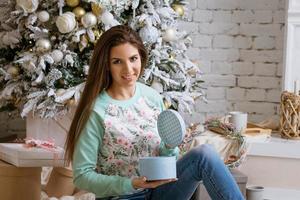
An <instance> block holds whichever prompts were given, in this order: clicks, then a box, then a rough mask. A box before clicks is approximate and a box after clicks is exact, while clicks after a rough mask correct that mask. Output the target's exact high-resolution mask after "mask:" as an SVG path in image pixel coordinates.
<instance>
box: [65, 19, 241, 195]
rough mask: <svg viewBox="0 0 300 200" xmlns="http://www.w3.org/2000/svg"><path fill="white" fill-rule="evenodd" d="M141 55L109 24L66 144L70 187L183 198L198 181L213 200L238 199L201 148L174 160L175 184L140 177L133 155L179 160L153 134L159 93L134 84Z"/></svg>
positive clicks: (135, 42) (127, 32)
mask: <svg viewBox="0 0 300 200" xmlns="http://www.w3.org/2000/svg"><path fill="white" fill-rule="evenodd" d="M146 63H147V52H146V50H145V47H144V46H143V43H142V41H141V39H140V37H139V36H138V34H137V33H136V32H134V31H133V30H132V29H131V28H129V27H127V26H124V25H119V26H115V27H113V28H111V29H109V30H108V31H106V32H105V33H103V35H102V36H101V38H100V39H99V41H98V42H97V44H96V46H95V49H94V53H93V57H92V60H91V64H90V69H89V75H88V78H87V81H86V86H85V89H84V91H83V94H82V98H81V100H80V102H79V105H78V107H77V110H76V113H75V116H74V118H73V121H72V124H71V127H70V130H69V134H68V139H67V145H66V159H67V160H68V161H71V162H72V165H73V173H74V184H75V185H76V186H77V187H78V188H81V189H84V190H87V191H90V192H93V193H95V194H96V197H98V199H103V200H104V199H161V200H164V199H170V200H175V199H179V200H184V199H189V198H190V197H191V196H192V194H193V193H194V191H195V189H196V188H197V186H198V185H199V181H201V180H202V181H203V183H204V185H205V186H206V188H207V190H208V192H209V194H210V195H211V197H212V199H218V200H221V199H228V200H229V199H230V200H235V199H243V197H242V195H241V193H240V191H239V189H238V186H237V184H236V183H235V181H234V180H233V178H232V176H231V174H230V172H229V170H228V169H227V168H226V167H225V166H224V164H223V162H222V161H221V160H220V159H219V157H218V155H217V154H216V153H215V152H214V151H213V150H212V148H211V147H209V146H208V145H202V146H201V147H198V148H195V149H193V150H191V151H190V152H189V153H187V154H186V155H185V156H183V157H182V158H181V159H179V160H178V161H177V176H178V180H173V179H171V180H162V181H151V182H148V181H147V179H146V177H139V176H138V175H139V173H138V170H137V165H138V159H139V157H142V156H143V157H144V156H159V155H161V156H174V155H175V156H178V152H179V150H178V148H177V147H176V148H174V149H171V148H168V147H167V146H168V145H166V144H164V143H163V142H161V140H160V138H159V135H158V133H157V129H156V121H157V117H158V114H159V113H160V112H161V111H162V110H163V109H164V105H163V101H162V98H161V97H160V95H159V94H158V93H157V92H156V91H155V90H153V89H152V88H150V87H148V86H146V85H143V84H141V83H138V82H137V80H138V78H139V77H140V76H141V74H142V72H143V69H144V68H145V66H146Z"/></svg>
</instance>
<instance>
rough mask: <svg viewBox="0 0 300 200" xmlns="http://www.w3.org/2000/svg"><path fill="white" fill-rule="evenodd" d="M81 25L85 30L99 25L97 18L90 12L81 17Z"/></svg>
mask: <svg viewBox="0 0 300 200" xmlns="http://www.w3.org/2000/svg"><path fill="white" fill-rule="evenodd" d="M81 23H82V25H83V26H84V27H85V28H88V27H92V26H95V25H96V24H97V17H96V16H95V15H94V14H93V13H91V12H88V13H86V14H85V15H83V16H82V17H81Z"/></svg>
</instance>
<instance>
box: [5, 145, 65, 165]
mask: <svg viewBox="0 0 300 200" xmlns="http://www.w3.org/2000/svg"><path fill="white" fill-rule="evenodd" d="M63 157H64V149H63V148H61V147H57V148H56V149H53V150H48V149H43V148H39V147H30V148H28V147H25V146H24V144H15V143H0V159H1V160H4V161H6V162H8V163H11V164H13V165H15V166H17V167H42V166H53V167H63V166H65V163H64V159H63Z"/></svg>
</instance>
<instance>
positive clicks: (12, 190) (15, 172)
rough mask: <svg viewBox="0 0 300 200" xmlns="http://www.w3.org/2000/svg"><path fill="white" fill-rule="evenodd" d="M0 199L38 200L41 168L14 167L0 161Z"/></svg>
mask: <svg viewBox="0 0 300 200" xmlns="http://www.w3.org/2000/svg"><path fill="white" fill-rule="evenodd" d="M0 194H1V196H0V199H3V200H4V199H7V200H9V199H14V200H40V199H41V167H16V166H13V165H11V164H8V163H6V162H3V161H1V160H0Z"/></svg>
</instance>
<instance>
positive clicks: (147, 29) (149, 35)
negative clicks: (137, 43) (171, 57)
mask: <svg viewBox="0 0 300 200" xmlns="http://www.w3.org/2000/svg"><path fill="white" fill-rule="evenodd" d="M139 35H140V36H141V38H142V40H143V41H145V42H149V43H154V42H156V41H157V39H158V37H159V32H158V30H157V28H155V27H154V26H151V25H146V26H144V27H143V28H141V30H140V32H139Z"/></svg>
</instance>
